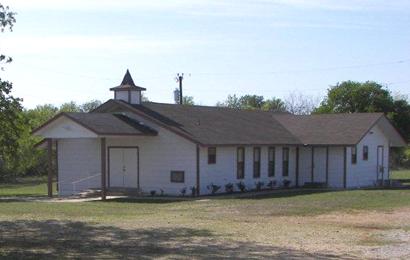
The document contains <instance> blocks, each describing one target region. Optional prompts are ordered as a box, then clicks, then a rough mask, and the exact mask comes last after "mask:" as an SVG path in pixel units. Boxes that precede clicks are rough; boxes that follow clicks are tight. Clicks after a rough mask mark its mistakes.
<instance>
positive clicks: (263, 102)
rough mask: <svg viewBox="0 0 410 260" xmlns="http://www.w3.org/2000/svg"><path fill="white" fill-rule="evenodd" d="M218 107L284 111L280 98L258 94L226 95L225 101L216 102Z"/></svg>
mask: <svg viewBox="0 0 410 260" xmlns="http://www.w3.org/2000/svg"><path fill="white" fill-rule="evenodd" d="M216 105H217V106H220V107H229V108H235V109H259V110H265V111H275V112H285V111H286V106H285V103H284V102H283V101H282V100H281V99H280V98H275V97H273V98H272V99H265V98H264V97H263V96H258V95H244V96H241V97H237V96H236V95H228V97H227V98H226V100H225V101H223V102H218V103H217V104H216Z"/></svg>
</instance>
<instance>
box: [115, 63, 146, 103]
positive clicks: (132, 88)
mask: <svg viewBox="0 0 410 260" xmlns="http://www.w3.org/2000/svg"><path fill="white" fill-rule="evenodd" d="M110 90H112V91H114V99H118V100H123V101H125V102H128V103H130V104H140V103H141V91H144V90H146V89H145V88H142V87H139V86H137V85H135V83H134V80H133V79H132V77H131V73H130V71H129V70H128V69H127V71H126V72H125V75H124V78H123V79H122V82H121V84H120V85H119V86H117V87H114V88H110Z"/></svg>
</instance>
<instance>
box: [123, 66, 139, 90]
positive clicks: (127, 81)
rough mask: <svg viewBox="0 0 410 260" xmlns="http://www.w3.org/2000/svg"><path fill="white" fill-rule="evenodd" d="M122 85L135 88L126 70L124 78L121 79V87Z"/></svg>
mask: <svg viewBox="0 0 410 260" xmlns="http://www.w3.org/2000/svg"><path fill="white" fill-rule="evenodd" d="M124 85H128V86H135V84H134V80H132V77H131V74H130V71H129V70H128V69H127V72H125V75H124V78H123V79H122V82H121V86H124ZM135 87H136V86H135Z"/></svg>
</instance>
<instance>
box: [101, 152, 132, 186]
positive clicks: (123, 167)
mask: <svg viewBox="0 0 410 260" xmlns="http://www.w3.org/2000/svg"><path fill="white" fill-rule="evenodd" d="M108 156H109V164H110V166H109V187H121V188H137V187H138V148H137V147H124V148H122V147H121V148H117V147H109V148H108Z"/></svg>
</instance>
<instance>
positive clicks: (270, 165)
mask: <svg viewBox="0 0 410 260" xmlns="http://www.w3.org/2000/svg"><path fill="white" fill-rule="evenodd" d="M268 159H269V160H268V171H269V172H268V176H269V177H273V176H275V147H269V153H268Z"/></svg>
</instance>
